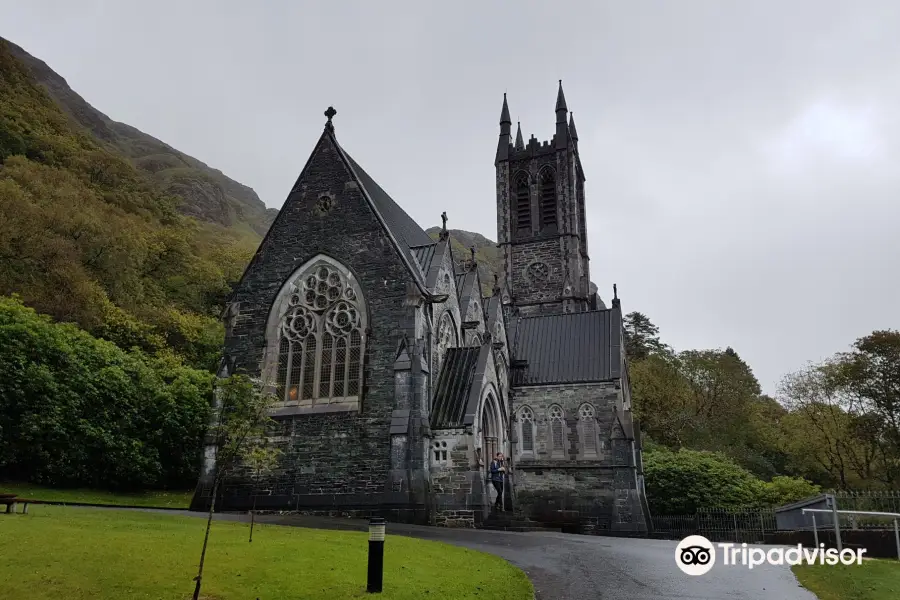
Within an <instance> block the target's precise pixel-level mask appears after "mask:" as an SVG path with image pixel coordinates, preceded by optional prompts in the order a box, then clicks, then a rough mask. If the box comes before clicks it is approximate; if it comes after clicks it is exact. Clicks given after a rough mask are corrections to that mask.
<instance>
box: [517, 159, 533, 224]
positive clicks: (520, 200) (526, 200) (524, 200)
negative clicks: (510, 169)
mask: <svg viewBox="0 0 900 600" xmlns="http://www.w3.org/2000/svg"><path fill="white" fill-rule="evenodd" d="M514 190H515V208H516V212H515V222H516V229H517V230H518V231H523V233H524V232H528V233H530V232H531V190H530V186H529V185H528V174H527V173H520V174H519V176H518V177H516V185H515V188H514Z"/></svg>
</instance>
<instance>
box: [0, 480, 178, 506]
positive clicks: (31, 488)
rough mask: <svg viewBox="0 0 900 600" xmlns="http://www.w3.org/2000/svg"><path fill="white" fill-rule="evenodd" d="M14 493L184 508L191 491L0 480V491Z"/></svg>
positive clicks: (73, 500) (107, 502)
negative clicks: (107, 488)
mask: <svg viewBox="0 0 900 600" xmlns="http://www.w3.org/2000/svg"><path fill="white" fill-rule="evenodd" d="M4 492H8V493H11V494H18V495H19V496H21V497H22V498H30V499H32V500H48V501H58V502H86V503H88V504H121V505H126V506H148V507H155V508H187V507H188V506H189V505H190V504H191V496H193V495H194V491H193V490H189V491H175V492H156V491H154V492H140V493H137V494H117V493H114V492H101V491H97V490H85V489H77V490H76V489H68V490H67V489H53V488H46V487H41V486H39V485H32V484H30V483H0V493H4Z"/></svg>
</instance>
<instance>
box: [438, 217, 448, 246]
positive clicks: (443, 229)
mask: <svg viewBox="0 0 900 600" xmlns="http://www.w3.org/2000/svg"><path fill="white" fill-rule="evenodd" d="M441 221H442V222H443V224H442V225H441V235H440V236H439V238H438V239H440V240H441V241H444V240H446V239H447V238H448V237H450V232H449V231H447V211H444V212H442V213H441Z"/></svg>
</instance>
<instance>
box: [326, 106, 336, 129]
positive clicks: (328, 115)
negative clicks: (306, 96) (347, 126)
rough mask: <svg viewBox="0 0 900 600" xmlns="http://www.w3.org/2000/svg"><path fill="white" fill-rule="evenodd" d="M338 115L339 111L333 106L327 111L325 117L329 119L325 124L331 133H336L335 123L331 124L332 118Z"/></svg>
mask: <svg viewBox="0 0 900 600" xmlns="http://www.w3.org/2000/svg"><path fill="white" fill-rule="evenodd" d="M336 114H337V111H336V110H334V107H333V106H329V107H328V110H326V111H325V116H326V117H328V122H327V123H325V128H326V129H328V130H330V131H334V123H332V122H331V119H332V118H333V117H334V115H336Z"/></svg>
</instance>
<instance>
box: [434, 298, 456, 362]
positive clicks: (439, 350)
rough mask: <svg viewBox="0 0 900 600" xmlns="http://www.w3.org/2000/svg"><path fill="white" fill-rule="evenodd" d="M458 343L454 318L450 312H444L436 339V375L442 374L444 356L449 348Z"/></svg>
mask: <svg viewBox="0 0 900 600" xmlns="http://www.w3.org/2000/svg"><path fill="white" fill-rule="evenodd" d="M456 345H457V341H456V327H455V326H454V325H453V319H452V318H451V317H450V314H449V313H444V314H443V316H441V320H440V321H439V323H438V328H437V337H435V341H434V346H435V348H434V358H433V360H434V365H433V372H434V376H435V377H437V376H438V375H439V374H440V369H441V365H442V364H443V362H444V356H446V354H447V349H448V348H454V347H456Z"/></svg>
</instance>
